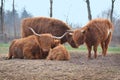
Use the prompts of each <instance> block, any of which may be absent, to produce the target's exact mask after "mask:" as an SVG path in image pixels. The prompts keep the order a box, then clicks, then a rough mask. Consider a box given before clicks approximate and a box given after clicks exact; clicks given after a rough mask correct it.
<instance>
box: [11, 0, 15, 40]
mask: <svg viewBox="0 0 120 80" xmlns="http://www.w3.org/2000/svg"><path fill="white" fill-rule="evenodd" d="M12 7H13V26H14V37H15V38H16V26H15V1H14V0H13V5H12Z"/></svg>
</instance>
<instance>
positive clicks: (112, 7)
mask: <svg viewBox="0 0 120 80" xmlns="http://www.w3.org/2000/svg"><path fill="white" fill-rule="evenodd" d="M111 1H112V6H111V13H110V20H111V21H113V10H114V3H115V0H111Z"/></svg>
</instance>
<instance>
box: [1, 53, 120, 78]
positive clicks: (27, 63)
mask: <svg viewBox="0 0 120 80" xmlns="http://www.w3.org/2000/svg"><path fill="white" fill-rule="evenodd" d="M70 55H71V59H70V60H69V61H50V60H48V61H47V60H25V59H11V60H5V59H4V57H5V56H6V55H5V54H0V80H120V54H108V55H107V56H106V57H103V56H101V54H99V56H98V58H97V59H94V58H93V59H91V60H88V59H87V53H83V52H70Z"/></svg>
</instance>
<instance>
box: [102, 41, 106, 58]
mask: <svg viewBox="0 0 120 80" xmlns="http://www.w3.org/2000/svg"><path fill="white" fill-rule="evenodd" d="M101 48H102V55H103V56H105V55H104V54H105V43H104V42H101Z"/></svg>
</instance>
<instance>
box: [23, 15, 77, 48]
mask: <svg viewBox="0 0 120 80" xmlns="http://www.w3.org/2000/svg"><path fill="white" fill-rule="evenodd" d="M28 27H31V28H33V29H34V31H35V32H36V33H38V34H44V33H50V34H52V35H53V36H57V37H59V36H62V35H63V34H64V33H65V32H66V31H67V30H71V28H70V27H69V26H68V25H67V24H66V23H64V22H63V21H61V20H58V19H54V18H47V17H36V18H26V19H24V20H23V21H22V26H21V30H22V37H23V38H24V37H27V36H29V35H32V34H33V33H32V32H31V31H30V30H29V29H28ZM60 40H61V41H60V42H61V44H63V43H65V42H68V43H69V44H70V45H71V46H72V47H74V48H76V47H77V46H76V45H75V42H74V41H73V39H72V36H71V35H69V33H68V34H66V35H65V36H64V37H63V38H61V39H60Z"/></svg>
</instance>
